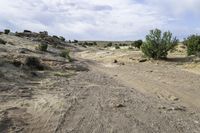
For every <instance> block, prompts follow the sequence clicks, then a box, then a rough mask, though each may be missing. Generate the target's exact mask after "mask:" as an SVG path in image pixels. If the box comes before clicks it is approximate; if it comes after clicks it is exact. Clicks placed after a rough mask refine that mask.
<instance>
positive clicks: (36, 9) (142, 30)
mask: <svg viewBox="0 0 200 133" xmlns="http://www.w3.org/2000/svg"><path fill="white" fill-rule="evenodd" d="M6 28H9V29H11V30H12V31H23V30H24V29H27V30H31V31H35V32H38V31H48V32H49V34H51V35H53V34H55V35H59V36H64V37H65V38H66V39H71V40H73V39H78V40H137V39H144V38H145V35H146V34H148V33H149V30H151V29H155V28H159V29H161V30H162V31H171V32H172V33H173V35H174V36H176V37H178V38H179V39H183V38H185V37H187V36H188V35H191V34H199V33H200V0H181V1H180V0H0V30H4V29H6Z"/></svg>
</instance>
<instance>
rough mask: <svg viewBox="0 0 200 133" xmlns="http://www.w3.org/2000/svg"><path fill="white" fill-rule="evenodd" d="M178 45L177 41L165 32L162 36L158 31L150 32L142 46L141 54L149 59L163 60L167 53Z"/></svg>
mask: <svg viewBox="0 0 200 133" xmlns="http://www.w3.org/2000/svg"><path fill="white" fill-rule="evenodd" d="M177 44H178V39H176V37H173V36H172V33H171V32H169V31H167V32H164V33H163V34H162V31H161V30H159V29H155V30H151V31H150V34H149V35H147V36H146V41H145V42H144V43H143V44H142V46H141V49H142V52H143V53H144V54H145V55H146V56H147V57H149V58H153V59H164V58H166V57H167V55H168V51H170V50H172V49H174V47H175V46H176V45H177Z"/></svg>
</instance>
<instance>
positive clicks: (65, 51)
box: [60, 50, 72, 62]
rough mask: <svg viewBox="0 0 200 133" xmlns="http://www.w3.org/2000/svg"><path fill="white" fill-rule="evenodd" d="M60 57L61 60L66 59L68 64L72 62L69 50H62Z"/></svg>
mask: <svg viewBox="0 0 200 133" xmlns="http://www.w3.org/2000/svg"><path fill="white" fill-rule="evenodd" d="M60 56H61V57H63V58H67V59H68V60H69V62H71V61H72V58H71V57H70V50H64V51H62V52H61V53H60Z"/></svg>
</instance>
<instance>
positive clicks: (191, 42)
mask: <svg viewBox="0 0 200 133" xmlns="http://www.w3.org/2000/svg"><path fill="white" fill-rule="evenodd" d="M184 44H185V45H186V46H187V54H188V55H199V53H200V36H199V35H191V36H189V37H188V38H187V39H185V41H184Z"/></svg>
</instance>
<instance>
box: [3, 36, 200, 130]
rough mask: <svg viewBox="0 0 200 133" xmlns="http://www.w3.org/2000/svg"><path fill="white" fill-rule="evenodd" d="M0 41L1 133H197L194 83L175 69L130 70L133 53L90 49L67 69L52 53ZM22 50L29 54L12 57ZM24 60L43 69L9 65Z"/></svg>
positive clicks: (155, 65) (147, 66)
mask: <svg viewBox="0 0 200 133" xmlns="http://www.w3.org/2000/svg"><path fill="white" fill-rule="evenodd" d="M0 38H3V39H6V40H9V41H15V45H9V44H6V45H1V44H0V50H1V53H0V61H1V63H0V79H1V80H0V103H1V104H0V132H1V133H10V132H11V133H13V132H16V133H199V132H200V112H199V107H200V106H199V97H198V95H199V89H200V88H199V80H200V79H199V77H200V76H199V75H198V74H196V73H191V72H188V71H185V70H182V67H183V65H181V66H178V67H177V65H175V64H174V63H171V62H170V63H164V62H149V61H148V62H144V63H138V60H139V59H140V58H141V56H140V52H138V51H128V52H126V54H125V52H124V51H120V50H119V51H112V50H98V49H84V51H82V52H81V51H79V50H76V52H75V53H74V55H75V58H76V61H74V62H73V63H69V62H67V61H66V60H65V59H63V58H61V57H59V56H57V52H59V50H58V49H54V48H53V47H50V48H49V51H50V52H44V53H41V52H38V51H36V50H35V49H34V47H35V45H37V43H32V41H30V40H27V39H23V38H18V37H13V36H5V35H1V36H0ZM24 47H26V48H28V49H29V50H31V51H32V52H30V51H29V53H28V54H21V53H18V52H17V51H18V50H19V48H24ZM11 50H12V52H9V51H11ZM55 51H57V52H55ZM77 51H79V52H77ZM132 54H134V56H133V55H132ZM30 55H32V56H33V55H34V56H37V57H39V58H40V59H41V60H42V63H43V64H45V65H48V69H45V70H43V71H39V70H31V69H29V68H26V67H25V68H24V67H23V66H22V67H16V66H14V65H13V59H15V60H16V59H18V60H19V59H20V60H22V61H23V59H24V58H25V57H26V56H30ZM119 56H120V58H118V57H119ZM115 58H117V60H118V63H113V59H115ZM86 68H88V70H87V69H86Z"/></svg>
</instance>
